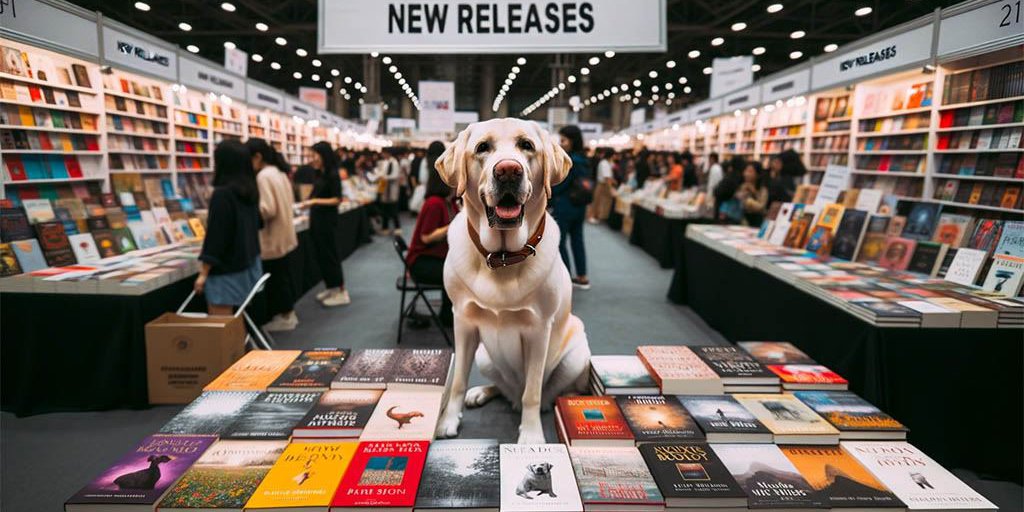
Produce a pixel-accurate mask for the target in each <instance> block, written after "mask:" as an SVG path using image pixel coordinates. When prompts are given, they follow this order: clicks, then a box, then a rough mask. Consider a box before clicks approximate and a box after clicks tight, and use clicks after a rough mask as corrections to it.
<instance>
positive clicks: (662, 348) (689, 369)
mask: <svg viewBox="0 0 1024 512" xmlns="http://www.w3.org/2000/svg"><path fill="white" fill-rule="evenodd" d="M636 355H637V356H638V357H639V358H640V361H641V362H642V363H644V366H646V367H647V369H648V371H650V373H651V377H653V378H654V380H655V381H656V382H657V383H658V385H659V386H660V385H662V381H663V380H665V379H704V378H707V379H717V378H718V375H717V374H716V373H715V372H714V371H712V370H711V368H709V367H708V365H707V364H705V363H704V361H701V359H700V358H699V357H697V354H694V353H693V351H692V350H690V348H689V347H686V346H684V345H659V346H654V345H645V346H642V347H637V349H636Z"/></svg>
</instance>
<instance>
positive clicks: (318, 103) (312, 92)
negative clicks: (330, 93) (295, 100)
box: [299, 86, 327, 110]
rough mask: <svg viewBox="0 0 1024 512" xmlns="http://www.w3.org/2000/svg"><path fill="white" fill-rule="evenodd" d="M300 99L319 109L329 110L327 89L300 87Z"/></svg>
mask: <svg viewBox="0 0 1024 512" xmlns="http://www.w3.org/2000/svg"><path fill="white" fill-rule="evenodd" d="M299 99H300V100H302V101H304V102H306V103H309V104H310V105H313V106H315V107H316V108H319V109H320V110H326V109H327V89H324V88H323V87H306V86H301V87H299Z"/></svg>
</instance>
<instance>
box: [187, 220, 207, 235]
mask: <svg viewBox="0 0 1024 512" xmlns="http://www.w3.org/2000/svg"><path fill="white" fill-rule="evenodd" d="M188 225H189V227H191V228H192V232H193V233H195V234H196V238H206V227H205V226H203V221H201V220H199V219H197V218H195V217H192V218H191V219H188Z"/></svg>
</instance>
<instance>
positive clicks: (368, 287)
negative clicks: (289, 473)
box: [0, 219, 1022, 512]
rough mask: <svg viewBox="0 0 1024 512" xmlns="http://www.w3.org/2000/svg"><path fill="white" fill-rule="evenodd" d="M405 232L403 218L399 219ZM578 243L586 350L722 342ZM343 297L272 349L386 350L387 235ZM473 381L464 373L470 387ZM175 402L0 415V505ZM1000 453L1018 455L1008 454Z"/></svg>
mask: <svg viewBox="0 0 1024 512" xmlns="http://www.w3.org/2000/svg"><path fill="white" fill-rule="evenodd" d="M404 228H405V233H407V234H408V233H411V231H412V222H411V220H409V219H405V226H404ZM586 243H587V250H588V255H589V266H590V276H591V280H592V281H593V287H592V288H591V289H590V290H586V291H579V290H577V291H575V292H574V295H573V304H574V305H573V309H574V312H575V313H576V315H578V316H579V317H580V318H581V319H582V320H583V322H584V323H585V325H586V330H587V335H588V338H589V341H590V346H591V350H592V351H593V353H594V354H629V353H633V352H634V350H635V348H636V346H637V345H639V344H648V343H685V344H688V345H710V344H721V343H724V342H725V340H724V339H723V338H722V336H721V335H719V334H718V333H717V332H715V331H713V330H711V329H710V328H708V326H707V325H706V324H705V323H704V322H703V321H702V320H701V319H700V318H699V317H697V316H696V315H695V314H694V313H693V312H692V311H690V310H689V309H688V308H686V307H681V306H675V305H673V304H671V303H669V302H668V301H667V300H666V299H665V293H666V291H667V289H668V284H669V280H670V279H671V271H669V270H663V269H661V268H659V267H658V265H657V263H656V262H655V261H654V260H653V259H652V258H650V257H648V256H647V255H646V254H644V253H643V252H642V251H640V250H639V249H637V248H635V247H631V246H630V245H629V243H628V241H627V240H626V238H625V237H623V236H622V235H621V234H619V233H616V232H612V231H610V230H608V229H607V228H605V227H594V226H587V231H586ZM344 270H345V278H346V284H347V286H348V288H349V291H350V293H351V295H352V301H353V302H352V304H351V305H350V306H347V307H343V308H334V309H325V308H322V307H320V306H319V305H318V304H317V302H316V300H315V299H314V298H313V295H314V294H315V292H316V291H319V288H318V289H316V290H314V291H312V292H310V293H309V294H307V295H306V296H305V297H303V298H302V300H300V301H299V303H298V304H297V307H296V311H297V312H298V314H299V317H300V321H301V324H300V326H299V328H298V329H296V330H295V331H293V332H290V333H284V334H280V333H279V334H277V335H276V336H275V340H276V343H277V348H281V349H286V348H287V349H301V348H312V347H324V346H340V347H350V348H364V347H391V346H394V345H395V342H396V335H397V328H398V309H399V295H398V292H397V291H395V290H394V280H395V277H396V276H398V275H399V273H400V272H401V262H400V261H399V260H398V258H397V256H396V255H395V252H394V250H393V249H392V247H391V244H390V239H389V238H385V237H377V238H375V240H374V242H373V243H372V244H370V245H367V246H364V247H362V248H360V249H359V250H358V251H357V252H356V253H355V254H354V255H352V256H351V257H350V258H349V259H348V260H346V261H345V263H344ZM444 343H445V342H444V339H443V337H442V336H441V335H440V334H439V332H438V331H436V330H435V329H428V330H419V331H410V330H406V331H405V338H404V339H403V343H402V344H403V346H406V345H408V346H410V347H415V346H444ZM482 382H483V380H482V379H481V377H480V376H479V374H477V373H476V372H474V375H473V377H472V379H471V383H472V384H479V383H482ZM180 410H181V406H163V407H153V408H151V409H146V410H138V411H136V410H118V411H107V412H89V413H60V414H45V415H39V416H32V417H27V418H15V417H14V416H13V415H10V414H7V413H3V414H2V415H0V510H2V511H4V512H6V511H17V512H22V511H25V512H36V511H59V510H62V506H63V503H64V500H65V499H66V498H67V497H69V496H71V495H72V494H73V493H74V492H75V491H77V490H78V489H79V488H80V487H81V486H82V485H84V484H85V483H86V482H87V481H88V480H89V479H91V478H92V477H94V476H95V475H97V474H98V473H99V472H100V471H102V470H103V469H105V468H106V467H107V466H108V465H109V464H111V463H113V462H114V461H115V460H116V459H117V458H118V457H119V456H120V455H121V454H122V453H124V452H126V451H128V450H130V449H131V448H132V447H133V446H134V445H135V444H136V443H137V442H138V441H139V440H141V439H142V438H143V437H145V436H146V435H149V434H151V433H153V432H156V431H157V430H159V429H160V427H161V426H162V425H163V424H164V423H166V422H167V421H168V420H170V419H171V417H173V416H174V415H175V414H177V413H178V411H180ZM543 421H544V427H545V434H546V436H547V438H548V441H549V442H556V441H557V435H556V434H555V430H554V422H553V417H552V415H551V413H546V414H545V415H544V417H543ZM517 425H518V414H517V413H515V412H514V411H512V410H511V408H510V407H509V405H508V403H507V402H505V401H504V400H501V399H498V400H494V401H492V402H490V403H489V404H487V405H485V406H484V407H481V408H479V409H471V410H468V411H466V414H465V416H464V418H463V422H462V430H461V432H460V437H464V438H495V437H496V438H498V439H500V440H502V441H506V442H514V441H515V439H516V437H517ZM1010 456H1019V454H1012V455H1010ZM958 475H960V476H961V477H962V478H964V479H965V480H967V481H968V482H969V483H970V484H971V485H972V486H974V488H975V489H977V490H979V491H980V492H982V493H983V494H985V495H986V496H988V497H989V498H990V499H992V500H993V501H995V502H996V503H997V504H998V505H1000V507H1001V508H1002V509H1003V510H1021V501H1022V500H1021V487H1020V486H1016V485H1012V484H1006V483H1003V482H988V481H982V480H978V479H977V478H975V477H974V476H973V475H972V474H970V473H967V472H958Z"/></svg>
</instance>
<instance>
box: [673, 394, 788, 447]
mask: <svg viewBox="0 0 1024 512" xmlns="http://www.w3.org/2000/svg"><path fill="white" fill-rule="evenodd" d="M678 399H679V403H681V404H682V405H683V407H685V408H686V411H687V412H689V413H690V416H691V417H692V418H693V419H694V421H696V422H697V424H698V425H700V428H701V430H703V431H704V434H705V435H706V436H707V438H708V441H709V442H714V440H715V438H716V437H717V438H725V439H729V437H727V436H721V435H720V434H740V435H746V436H748V437H753V438H755V439H756V438H760V439H761V440H763V441H764V442H769V443H770V442H771V440H772V437H771V431H770V430H768V428H767V427H765V426H764V425H763V424H761V422H760V421H759V420H758V419H757V418H756V417H755V416H754V415H753V414H751V413H750V411H748V410H746V409H745V408H744V407H743V406H742V405H740V403H739V402H737V401H736V399H735V398H733V397H732V396H729V395H721V396H712V395H681V396H679V397H678Z"/></svg>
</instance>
